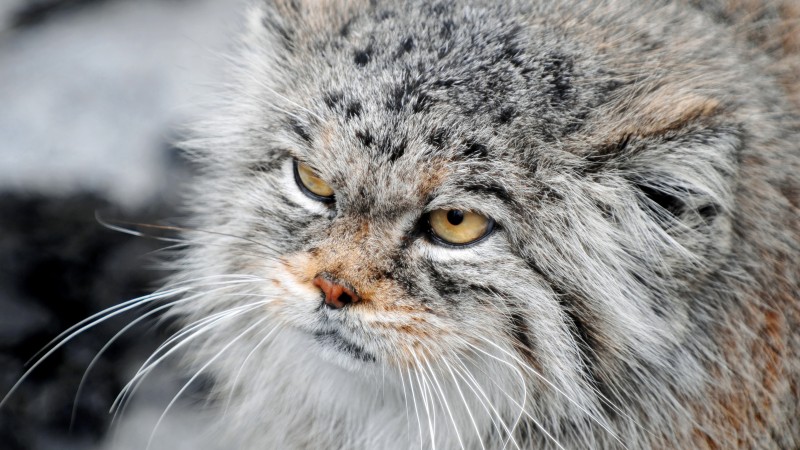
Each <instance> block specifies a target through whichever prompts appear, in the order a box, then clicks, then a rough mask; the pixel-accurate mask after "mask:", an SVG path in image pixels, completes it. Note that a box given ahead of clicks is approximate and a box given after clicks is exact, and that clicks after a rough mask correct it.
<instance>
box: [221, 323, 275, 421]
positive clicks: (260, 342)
mask: <svg viewBox="0 0 800 450" xmlns="http://www.w3.org/2000/svg"><path fill="white" fill-rule="evenodd" d="M278 328H279V325H275V327H274V328H272V330H270V331H269V333H267V334H266V335H265V336H264V337H263V338H261V340H260V341H258V343H257V344H256V345H255V346H254V347H253V349H252V350H250V353H248V354H247V356H246V357H245V358H244V361H242V365H241V366H239V370H237V371H236V376H235V377H234V378H233V383H232V384H231V392H230V394H229V395H228V401H227V402H225V409H224V410H223V411H224V413H223V414H227V413H228V409H229V408H230V406H231V400H232V399H233V394H234V389H235V388H236V385H237V384H238V383H239V377H240V376H241V375H242V371H243V370H244V368H245V366H246V365H247V362H248V361H250V358H251V357H252V356H253V355H254V354H255V353H256V351H257V350H258V349H259V348H260V347H261V346H262V345H263V344H264V343H265V342H266V341H267V339H269V337H270V336H272V335H273V334H274V333H275V331H277V330H278Z"/></svg>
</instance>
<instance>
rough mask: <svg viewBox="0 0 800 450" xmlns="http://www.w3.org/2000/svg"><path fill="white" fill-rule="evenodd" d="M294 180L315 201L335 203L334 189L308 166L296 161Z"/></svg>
mask: <svg viewBox="0 0 800 450" xmlns="http://www.w3.org/2000/svg"><path fill="white" fill-rule="evenodd" d="M294 179H295V181H296V182H297V185H298V186H299V187H300V190H301V191H303V193H304V194H306V195H307V196H309V197H311V198H313V199H314V200H317V201H320V202H323V203H330V202H332V201H333V188H331V187H330V186H328V183H326V182H324V181H322V179H321V178H320V177H318V176H317V174H316V173H315V172H314V171H313V170H311V168H310V167H308V165H306V164H303V163H301V162H300V161H297V160H295V162H294Z"/></svg>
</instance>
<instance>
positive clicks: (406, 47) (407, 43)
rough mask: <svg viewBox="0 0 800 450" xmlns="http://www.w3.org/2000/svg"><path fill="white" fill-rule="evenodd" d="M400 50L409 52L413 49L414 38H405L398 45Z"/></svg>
mask: <svg viewBox="0 0 800 450" xmlns="http://www.w3.org/2000/svg"><path fill="white" fill-rule="evenodd" d="M400 46H401V48H402V49H403V51H405V52H410V51H411V50H413V49H414V38H412V37H411V36H409V37H407V38H406V39H405V40H404V41H403V43H402V44H400Z"/></svg>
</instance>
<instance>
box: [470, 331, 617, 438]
mask: <svg viewBox="0 0 800 450" xmlns="http://www.w3.org/2000/svg"><path fill="white" fill-rule="evenodd" d="M478 337H479V338H480V339H482V340H483V341H484V342H486V343H487V344H489V345H491V346H492V347H494V348H496V349H497V350H499V351H501V352H503V353H504V354H506V355H507V356H510V357H511V358H512V359H513V360H514V362H516V363H517V364H519V366H521V367H522V368H524V369H526V370H528V371H530V372H531V373H533V374H534V375H535V376H536V377H537V378H539V379H541V380H542V381H544V382H545V383H546V384H547V385H548V386H550V387H551V388H553V390H555V391H556V392H558V393H559V394H561V395H562V396H564V398H566V399H567V400H568V401H569V402H570V403H572V404H573V405H575V406H576V407H577V408H578V409H580V410H581V411H582V412H583V413H584V414H586V415H587V416H588V417H589V418H590V419H592V421H594V422H595V423H596V424H597V425H599V426H600V427H601V428H603V429H604V430H605V431H606V432H607V433H608V434H610V435H611V437H613V438H614V439H615V440H616V441H617V442H619V443H620V444H621V445H622V446H623V447H624V448H627V447H626V446H625V444H624V443H623V442H622V441H621V440H620V439H619V437H617V435H616V433H614V432H613V431H612V430H611V429H610V428H609V427H608V426H607V425H605V424H604V423H602V422H601V421H600V419H598V418H597V416H596V415H595V414H593V413H592V412H590V411H589V410H588V409H586V408H585V407H584V406H583V405H581V404H580V403H578V402H577V401H575V400H574V399H572V398H571V397H570V396H569V395H567V394H566V393H565V392H564V391H563V390H561V389H560V388H559V387H558V386H556V385H555V384H554V383H553V382H551V381H550V380H548V379H547V378H546V377H544V376H543V375H542V374H540V373H539V372H538V371H537V370H536V369H534V368H532V367H530V366H529V365H528V364H526V363H525V362H524V361H522V360H521V359H520V358H518V357H517V356H516V355H514V354H513V353H511V352H509V351H507V350H505V349H503V348H502V347H500V346H499V345H497V344H496V343H494V342H492V341H490V340H489V339H486V338H484V337H483V336H478ZM464 342H465V343H466V344H467V345H469V346H471V347H472V348H474V349H475V350H477V351H479V352H481V353H484V354H485V355H487V356H489V357H490V358H494V359H496V360H497V361H500V362H501V363H503V364H507V365H509V366H510V367H514V366H513V365H511V364H510V363H509V362H508V361H505V360H502V359H499V358H497V357H495V356H494V355H491V354H489V353H487V352H485V351H484V350H482V349H480V348H479V347H477V346H475V345H473V344H471V343H469V342H467V341H464Z"/></svg>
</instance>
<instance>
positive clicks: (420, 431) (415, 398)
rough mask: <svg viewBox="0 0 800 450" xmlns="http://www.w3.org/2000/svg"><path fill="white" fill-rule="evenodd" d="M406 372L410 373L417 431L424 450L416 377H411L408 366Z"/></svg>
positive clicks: (409, 380) (420, 444)
mask: <svg viewBox="0 0 800 450" xmlns="http://www.w3.org/2000/svg"><path fill="white" fill-rule="evenodd" d="M406 372H407V373H408V384H409V388H410V390H411V398H412V400H413V401H414V412H415V413H416V415H417V433H419V448H420V450H422V444H423V442H422V420H421V419H420V417H419V407H418V406H417V396H416V394H415V393H414V379H413V378H411V369H410V368H406Z"/></svg>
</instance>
